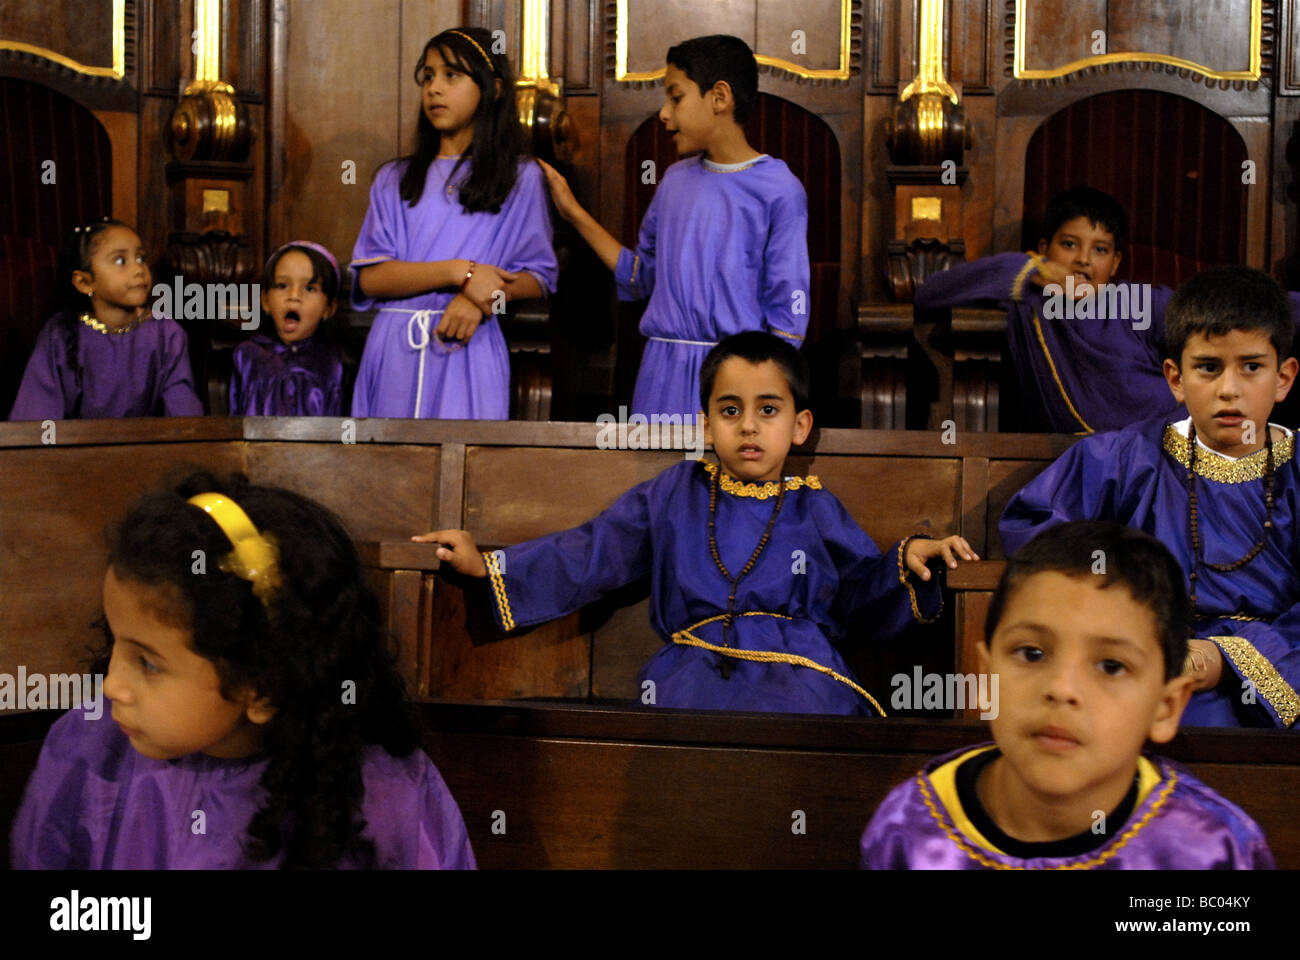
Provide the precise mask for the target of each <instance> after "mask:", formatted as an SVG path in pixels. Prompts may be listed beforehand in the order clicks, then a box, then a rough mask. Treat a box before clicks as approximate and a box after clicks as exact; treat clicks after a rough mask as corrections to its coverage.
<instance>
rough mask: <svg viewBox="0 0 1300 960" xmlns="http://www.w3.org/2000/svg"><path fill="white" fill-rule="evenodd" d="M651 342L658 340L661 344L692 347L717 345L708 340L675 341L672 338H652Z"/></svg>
mask: <svg viewBox="0 0 1300 960" xmlns="http://www.w3.org/2000/svg"><path fill="white" fill-rule="evenodd" d="M650 339H651V340H657V341H658V342H659V343H684V344H686V345H687V346H690V347H716V346H717V344H716V343H712V342H710V341H708V340H673V339H672V338H671V337H651V338H650Z"/></svg>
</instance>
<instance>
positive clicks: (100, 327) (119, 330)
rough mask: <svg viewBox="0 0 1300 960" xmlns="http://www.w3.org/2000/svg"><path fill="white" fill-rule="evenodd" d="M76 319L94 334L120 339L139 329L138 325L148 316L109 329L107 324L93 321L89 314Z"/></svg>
mask: <svg viewBox="0 0 1300 960" xmlns="http://www.w3.org/2000/svg"><path fill="white" fill-rule="evenodd" d="M77 319H78V320H80V321H81V322H82V323H84V324H85V325H86V326H88V327H90V329H91V330H94V331H95V332H96V333H103V334H108V335H111V336H115V337H120V336H122V335H123V334H126V333H130V332H131V331H132V330H134V329H136V328H137V327H139V326H140V324H142V323H144V322H145V321H146V320H148V319H149V314H147V313H146V314H144V315H143V316H139V317H136V318H135V319H134V320H132V321H131V322H130V323H127V324H124V325H122V326H120V327H110V326H109V325H108V324H106V323H104V322H102V321H100V320H97V319H95V318H94V317H93V316H91V315H90V314H89V313H83V314H82V315H81V316H79V317H77Z"/></svg>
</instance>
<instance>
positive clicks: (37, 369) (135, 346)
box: [9, 313, 203, 420]
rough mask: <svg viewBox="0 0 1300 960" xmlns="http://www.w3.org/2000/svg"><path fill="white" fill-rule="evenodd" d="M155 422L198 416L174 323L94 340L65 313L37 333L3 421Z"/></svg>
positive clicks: (181, 336) (154, 321)
mask: <svg viewBox="0 0 1300 960" xmlns="http://www.w3.org/2000/svg"><path fill="white" fill-rule="evenodd" d="M69 322H70V323H71V328H69V326H68V324H69ZM69 331H70V332H69ZM70 343H72V344H75V351H76V353H75V358H76V363H75V365H70V364H69V363H68V351H69V344H70ZM161 416H168V417H201V416H203V404H202V403H200V402H199V397H198V394H196V393H195V392H194V377H193V375H192V374H191V373H190V356H189V353H188V350H187V340H186V337H185V331H184V330H182V329H181V327H180V324H178V323H176V321H174V320H169V319H165V318H164V319H158V318H156V317H148V318H146V319H145V321H144V323H142V324H140V326H138V327H136V328H135V329H134V330H132V331H131V332H130V333H124V334H113V333H100V332H98V331H96V330H94V329H92V328H90V327H88V326H86V325H85V324H83V323H81V322H80V321H79V320H77V318H76V315H74V314H66V313H60V314H55V316H54V317H52V318H51V319H50V320H49V321H48V322H47V323H46V324H45V326H44V327H42V328H41V332H40V334H39V335H38V336H37V338H36V346H35V347H34V348H33V349H32V356H31V359H30V360H28V361H27V370H26V372H25V373H24V374H23V381H22V384H21V385H20V386H19V388H18V397H17V399H16V400H14V406H13V409H12V410H11V411H10V413H9V419H10V420H65V419H85V420H89V419H95V418H106V417H161Z"/></svg>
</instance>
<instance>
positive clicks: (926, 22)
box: [898, 0, 957, 104]
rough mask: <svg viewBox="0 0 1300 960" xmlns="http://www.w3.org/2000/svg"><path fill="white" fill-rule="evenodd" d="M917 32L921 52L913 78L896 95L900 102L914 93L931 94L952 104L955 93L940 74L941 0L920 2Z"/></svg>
mask: <svg viewBox="0 0 1300 960" xmlns="http://www.w3.org/2000/svg"><path fill="white" fill-rule="evenodd" d="M919 32H920V38H919V39H920V43H919V48H920V53H919V55H918V57H917V62H918V69H917V73H916V77H915V79H913V80H912V82H911V83H909V84H908V85H907V86H906V87H904V88H903V92H902V93H900V94H899V95H898V99H899V102H900V103H901V102H902V101H904V100H907V99H908V98H910V97H912V96H913V95H915V94H927V93H934V94H939V95H940V96H944V97H947V98H948V99H949V100H951V101H952V102H953V103H954V104H955V103H956V102H957V91H956V90H954V89H953V88H952V85H951V84H949V83H948V80H947V78H946V77H944V75H943V0H921V29H920V31H919Z"/></svg>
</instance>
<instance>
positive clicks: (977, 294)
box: [913, 253, 1064, 310]
mask: <svg viewBox="0 0 1300 960" xmlns="http://www.w3.org/2000/svg"><path fill="white" fill-rule="evenodd" d="M1057 269H1058V270H1059V269H1060V268H1059V267H1058V268H1057ZM1044 270H1046V271H1048V272H1047V273H1046V274H1044V273H1043V271H1044ZM1050 271H1051V267H1050V266H1049V265H1048V264H1047V262H1046V261H1045V260H1044V259H1043V258H1042V257H1041V256H1039V255H1038V254H1036V253H999V254H995V255H994V256H991V257H980V259H978V260H972V261H970V262H969V263H959V264H957V265H956V266H955V267H950V268H949V269H947V270H942V271H940V272H939V273H935V274H932V275H931V276H930V279H928V280H926V281H925V283H923V284H921V286H920V287H918V288H917V291H916V297H915V299H914V301H913V302H914V303H915V304H916V306H917V307H918V308H920V309H922V310H935V309H940V308H943V307H960V306H964V305H965V304H969V303H976V302H978V301H980V300H998V301H1001V302H1006V301H1017V300H1021V299H1023V298H1024V295H1025V290H1026V287H1027V286H1029V285H1033V286H1034V287H1041V286H1042V285H1043V284H1044V283H1049V282H1053V276H1052V274H1051V272H1050ZM1063 277H1064V272H1063V271H1062V279H1063Z"/></svg>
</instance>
